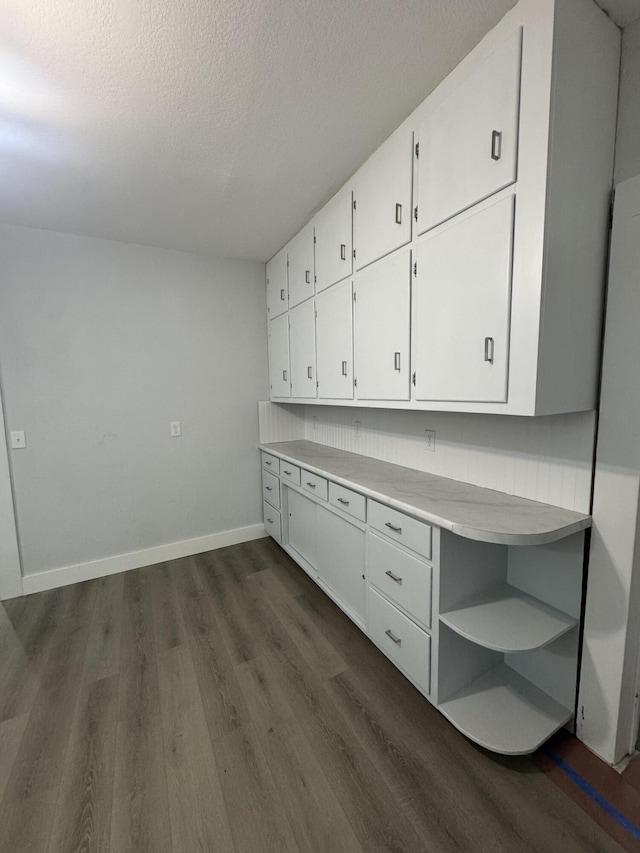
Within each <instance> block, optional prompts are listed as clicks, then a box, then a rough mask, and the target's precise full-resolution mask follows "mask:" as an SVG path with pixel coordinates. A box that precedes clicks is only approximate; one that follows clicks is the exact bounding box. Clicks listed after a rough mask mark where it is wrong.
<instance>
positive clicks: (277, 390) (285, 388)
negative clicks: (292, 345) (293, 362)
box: [268, 314, 291, 397]
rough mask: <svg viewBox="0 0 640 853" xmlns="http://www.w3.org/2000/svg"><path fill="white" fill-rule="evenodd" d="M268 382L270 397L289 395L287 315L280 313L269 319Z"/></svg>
mask: <svg viewBox="0 0 640 853" xmlns="http://www.w3.org/2000/svg"><path fill="white" fill-rule="evenodd" d="M268 323H269V384H270V386H271V396H272V397H290V396H291V379H290V377H289V317H288V315H287V314H282V315H281V316H280V317H276V319H275V320H269V321H268Z"/></svg>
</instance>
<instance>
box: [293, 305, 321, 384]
mask: <svg viewBox="0 0 640 853" xmlns="http://www.w3.org/2000/svg"><path fill="white" fill-rule="evenodd" d="M289 348H290V351H291V353H290V354H291V396H292V397H316V396H317V389H316V319H315V304H314V301H313V299H311V300H309V301H308V302H303V303H302V305H298V306H297V307H296V308H292V309H291V311H289Z"/></svg>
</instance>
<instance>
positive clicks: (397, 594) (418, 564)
mask: <svg viewBox="0 0 640 853" xmlns="http://www.w3.org/2000/svg"><path fill="white" fill-rule="evenodd" d="M367 577H368V578H369V583H372V584H373V585H374V586H376V587H377V588H378V589H379V590H381V591H382V592H383V593H384V594H385V595H386V596H387V598H390V599H391V600H392V601H394V602H395V603H396V604H397V605H398V606H399V607H401V608H402V609H403V610H405V611H406V612H407V613H408V614H409V615H410V616H411V617H412V618H414V619H416V620H417V621H418V622H420V623H421V624H422V625H424V626H425V627H426V628H430V627H431V566H430V565H428V564H427V563H423V562H422V561H421V560H418V559H416V558H415V557H412V556H411V554H407V552H406V551H401V550H400V548H397V547H396V546H395V545H392V544H391V542H387V541H385V540H384V539H381V538H380V537H379V536H376V534H375V533H372V532H371V531H369V532H368V534H367Z"/></svg>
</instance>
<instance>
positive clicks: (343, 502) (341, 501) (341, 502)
mask: <svg viewBox="0 0 640 853" xmlns="http://www.w3.org/2000/svg"><path fill="white" fill-rule="evenodd" d="M338 503H339V504H344V505H345V506H349V501H345V499H344V498H338Z"/></svg>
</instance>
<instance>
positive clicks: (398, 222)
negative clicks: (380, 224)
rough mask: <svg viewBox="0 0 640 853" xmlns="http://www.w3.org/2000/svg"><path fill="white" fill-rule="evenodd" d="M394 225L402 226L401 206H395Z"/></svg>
mask: <svg viewBox="0 0 640 853" xmlns="http://www.w3.org/2000/svg"><path fill="white" fill-rule="evenodd" d="M396 225H402V205H401V204H396Z"/></svg>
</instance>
